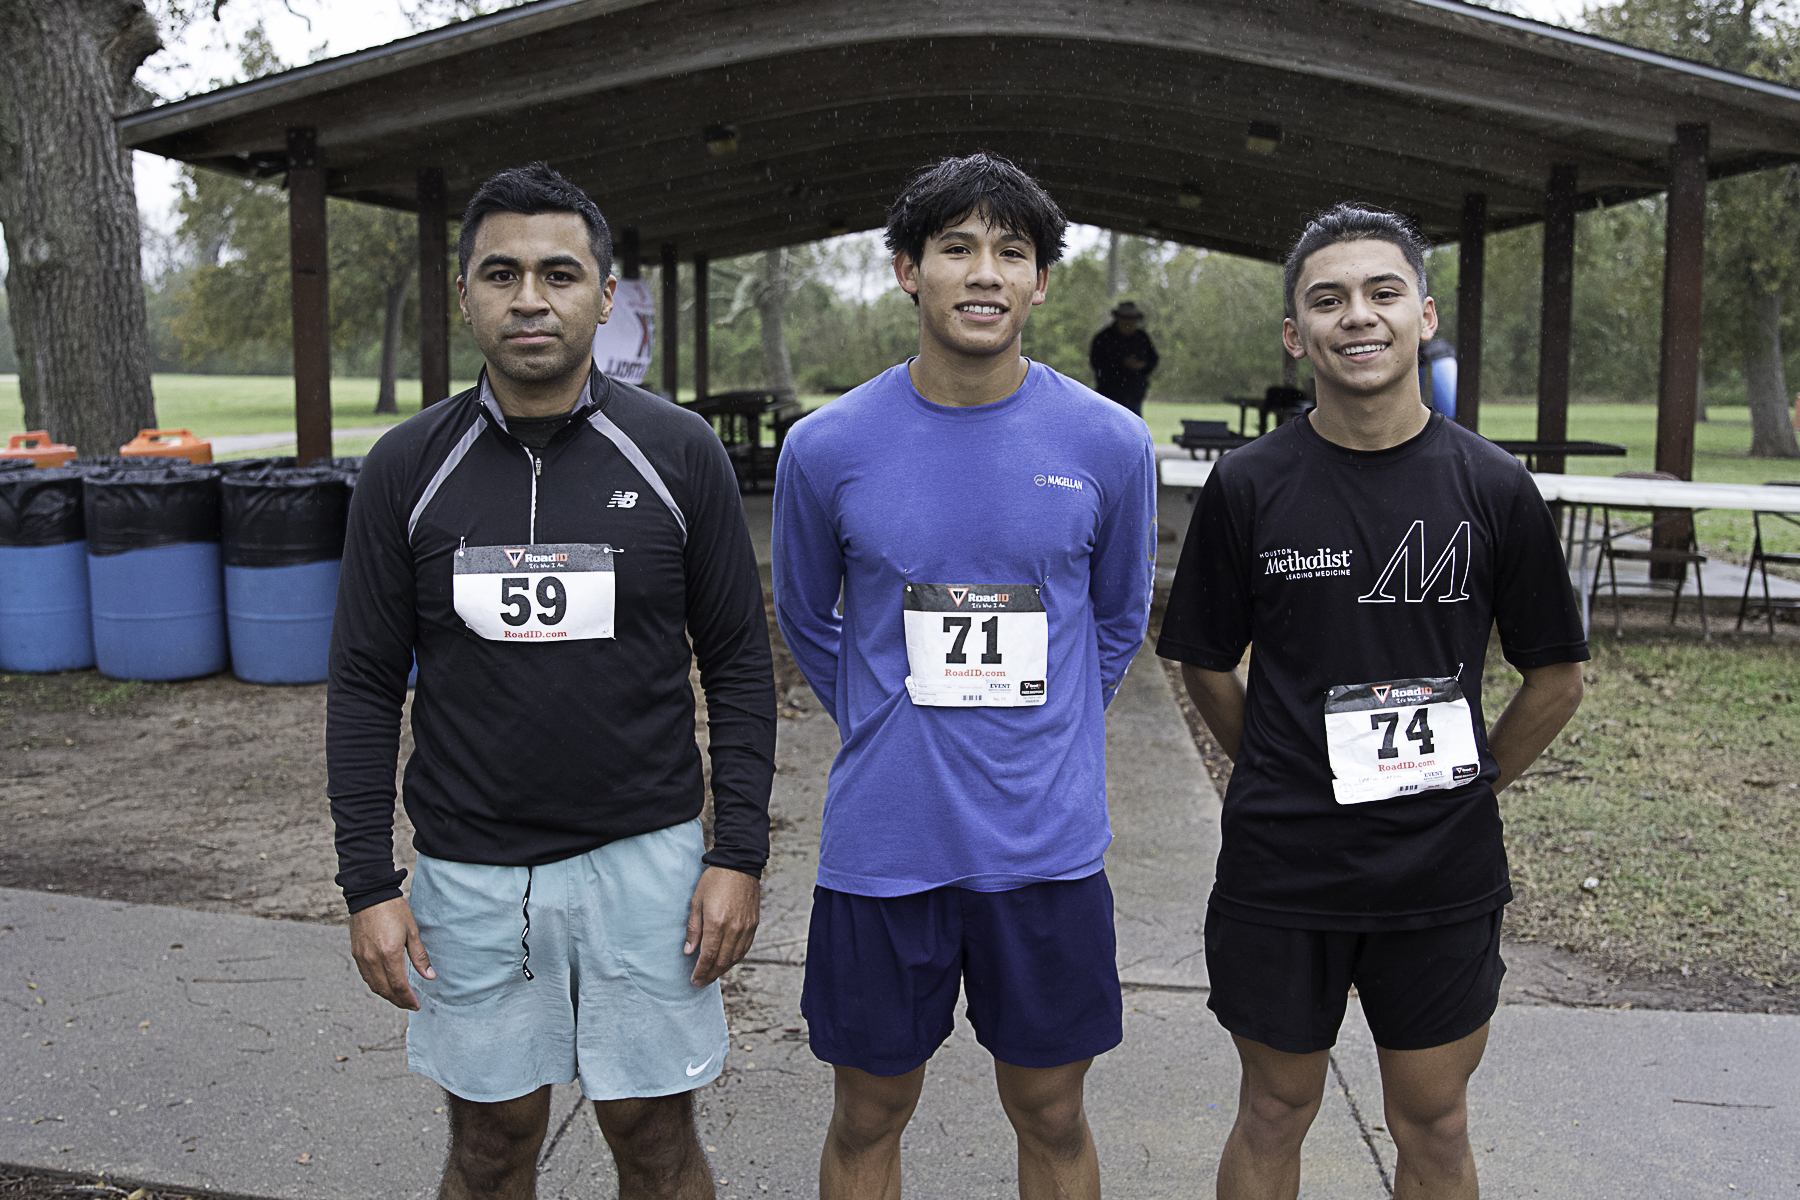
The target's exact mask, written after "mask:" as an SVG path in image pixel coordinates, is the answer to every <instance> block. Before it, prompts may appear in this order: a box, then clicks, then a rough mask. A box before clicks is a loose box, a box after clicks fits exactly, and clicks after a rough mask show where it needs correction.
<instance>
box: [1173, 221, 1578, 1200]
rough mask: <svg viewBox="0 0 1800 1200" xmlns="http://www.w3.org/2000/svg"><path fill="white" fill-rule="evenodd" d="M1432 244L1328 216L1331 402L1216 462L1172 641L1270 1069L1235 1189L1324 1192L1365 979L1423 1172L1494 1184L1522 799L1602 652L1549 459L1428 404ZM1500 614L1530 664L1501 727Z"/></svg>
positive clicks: (1431, 1182) (1249, 1024) (1254, 1060)
mask: <svg viewBox="0 0 1800 1200" xmlns="http://www.w3.org/2000/svg"><path fill="white" fill-rule="evenodd" d="M1423 249H1424V246H1423V243H1422V242H1421V241H1420V240H1419V239H1418V237H1417V236H1416V235H1415V234H1414V233H1413V232H1412V231H1411V229H1409V228H1408V227H1407V226H1406V225H1405V224H1404V223H1403V222H1402V221H1401V220H1400V219H1399V218H1397V217H1394V216H1392V215H1390V214H1387V213H1379V212H1371V211H1368V210H1365V209H1359V208H1353V207H1350V206H1347V205H1340V206H1339V207H1338V208H1336V209H1333V210H1331V211H1330V212H1328V213H1325V214H1323V215H1321V216H1320V217H1319V218H1318V219H1316V220H1315V221H1314V222H1313V223H1312V224H1311V225H1310V226H1309V227H1308V228H1307V230H1306V232H1305V233H1304V235H1302V237H1301V239H1300V241H1299V242H1298V244H1297V245H1296V246H1295V247H1294V250H1293V251H1292V253H1291V254H1290V255H1289V257H1288V260H1287V269H1286V275H1285V280H1284V283H1285V287H1286V296H1287V299H1286V304H1287V313H1288V317H1287V320H1286V322H1285V324H1284V329H1283V337H1284V339H1285V342H1286V345H1287V348H1288V352H1289V353H1290V354H1292V355H1294V357H1296V358H1302V357H1305V358H1310V359H1311V360H1312V363H1313V371H1314V379H1315V381H1316V384H1317V389H1318V408H1317V409H1315V410H1314V411H1313V412H1312V413H1311V414H1310V415H1309V416H1308V417H1307V418H1305V419H1302V420H1296V421H1291V422H1289V423H1288V424H1286V425H1284V426H1282V427H1281V428H1280V429H1278V430H1276V431H1274V432H1273V433H1270V434H1269V435H1268V436H1266V437H1262V438H1259V439H1257V440H1256V441H1255V442H1254V443H1252V444H1251V445H1249V446H1246V447H1244V448H1242V449H1240V450H1235V451H1233V452H1232V453H1231V454H1229V455H1227V456H1225V457H1224V458H1223V459H1222V460H1221V461H1220V462H1219V465H1218V466H1217V468H1215V469H1214V471H1213V473H1212V477H1211V478H1210V479H1209V480H1208V481H1207V484H1206V487H1205V489H1204V490H1203V491H1202V493H1201V497H1200V501H1199V505H1198V508H1197V510H1196V512H1195V514H1194V520H1193V524H1192V526H1191V527H1190V529H1189V531H1188V537H1187V545H1186V547H1185V548H1184V549H1183V551H1182V555H1181V563H1180V566H1179V568H1178V570H1177V572H1176V576H1175V584H1174V590H1173V592H1172V594H1171V596H1170V598H1169V607H1168V615H1167V617H1166V619H1165V621H1164V624H1163V630H1162V635H1161V640H1160V641H1159V642H1158V645H1157V652H1158V653H1159V654H1161V655H1162V656H1163V657H1165V658H1172V659H1177V660H1179V661H1180V662H1181V663H1182V664H1183V667H1182V671H1183V675H1184V678H1185V680H1186V682H1187V687H1188V691H1189V693H1190V694H1191V695H1192V697H1193V700H1194V703H1195V706H1196V707H1197V708H1198V709H1199V711H1200V713H1201V715H1202V716H1203V717H1204V718H1205V720H1206V723H1207V725H1208V727H1209V728H1210V729H1211V730H1212V732H1213V734H1214V735H1215V736H1216V737H1217V738H1218V740H1219V742H1220V744H1221V745H1222V746H1223V747H1224V749H1225V751H1226V753H1227V754H1229V755H1231V757H1232V759H1233V762H1234V767H1233V771H1232V777H1231V785H1230V787H1229V789H1228V791H1227V794H1226V796H1225V807H1224V817H1223V844H1222V847H1221V850H1220V853H1219V863H1218V874H1217V882H1216V884H1215V886H1214V889H1213V894H1212V898H1211V901H1210V902H1209V905H1208V911H1207V918H1206V931H1205V938H1206V957H1207V967H1208V971H1209V973H1210V976H1211V981H1212V993H1211V998H1210V1000H1209V1001H1208V1004H1209V1006H1210V1007H1211V1008H1212V1009H1213V1011H1214V1012H1215V1013H1216V1014H1217V1015H1218V1017H1219V1020H1220V1022H1221V1023H1222V1024H1223V1025H1224V1026H1225V1027H1226V1028H1227V1029H1228V1030H1230V1032H1231V1033H1232V1036H1233V1040H1234V1041H1235V1043H1236V1044H1237V1048H1238V1053H1239V1056H1240V1059H1241V1060H1242V1065H1243V1090H1242V1093H1241V1099H1240V1102H1239V1108H1238V1115H1237V1122H1236V1124H1235V1125H1234V1127H1233V1129H1232V1132H1231V1135H1230V1137H1229V1138H1228V1139H1227V1141H1226V1144H1225V1149H1224V1152H1223V1154H1222V1156H1221V1158H1220V1163H1219V1184H1218V1187H1219V1190H1218V1194H1219V1196H1220V1197H1221V1198H1222V1200H1249V1198H1252V1197H1255V1198H1257V1200H1261V1198H1264V1197H1290V1198H1291V1197H1293V1196H1294V1195H1296V1193H1297V1191H1298V1188H1299V1180H1300V1145H1301V1142H1302V1140H1303V1139H1304V1138H1305V1136H1306V1131H1307V1129H1308V1127H1309V1126H1310V1125H1311V1123H1312V1119H1313V1117H1314V1115H1315V1114H1316V1113H1317V1112H1318V1108H1319V1103H1320V1098H1321V1096H1322V1092H1323V1086H1324V1081H1325V1072H1326V1067H1327V1061H1328V1051H1329V1049H1330V1047H1331V1046H1332V1045H1333V1044H1334V1043H1335V1042H1336V1038H1337V1029H1338V1025H1339V1023H1340V1022H1341V1021H1342V1019H1343V1014H1344V1009H1345V1004H1346V1000H1347V993H1348V991H1349V989H1350V987H1351V986H1352V985H1354V986H1355V987H1356V989H1357V992H1358V994H1359V996H1360V998H1361V1004H1362V1008H1363V1012H1364V1015H1365V1016H1366V1017H1367V1019H1368V1022H1369V1027H1370V1030H1371V1032H1372V1033H1373V1034H1374V1038H1375V1042H1376V1045H1377V1047H1378V1048H1379V1050H1380V1060H1381V1073H1382V1086H1383V1091H1384V1094H1385V1101H1386V1115H1387V1125H1388V1129H1389V1131H1390V1132H1391V1133H1392V1135H1393V1138H1394V1142H1395V1145H1396V1147H1397V1149H1398V1151H1399V1161H1398V1165H1397V1178H1396V1180H1395V1194H1396V1195H1409V1196H1430V1197H1432V1198H1433V1200H1458V1198H1462V1197H1474V1196H1475V1195H1476V1194H1477V1192H1476V1182H1475V1166H1474V1160H1473V1158H1472V1156H1471V1154H1470V1151H1469V1141H1468V1134H1467V1125H1466V1119H1467V1105H1466V1095H1467V1086H1468V1080H1469V1077H1470V1075H1471V1074H1473V1072H1474V1070H1475V1068H1476V1066H1477V1065H1478V1064H1479V1063H1480V1061H1481V1055H1482V1051H1483V1049H1484V1048H1485V1046H1486V1044H1487V1023H1488V1020H1489V1018H1490V1017H1491V1016H1492V1014H1493V1011H1494V1008H1495V1006H1496V1004H1497V1003H1498V1000H1499V989H1500V979H1501V976H1502V975H1503V974H1504V972H1505V967H1504V965H1503V964H1502V963H1501V961H1500V948H1499V934H1500V916H1501V910H1502V908H1503V906H1504V905H1505V904H1506V903H1507V901H1509V900H1510V899H1511V898H1512V892H1511V888H1510V886H1509V883H1508V879H1507V867H1506V854H1505V850H1504V848H1503V846H1502V842H1501V822H1500V812H1499V806H1498V804H1497V802H1496V800H1495V793H1496V792H1498V791H1500V790H1501V789H1502V788H1504V787H1506V786H1507V785H1508V784H1510V783H1511V782H1512V781H1513V780H1515V779H1517V778H1518V776H1519V775H1520V774H1521V773H1522V772H1523V771H1524V770H1525V769H1526V768H1527V767H1528V766H1529V765H1530V764H1531V762H1532V761H1533V760H1534V759H1536V758H1537V756H1538V755H1539V754H1540V753H1541V752H1542V751H1543V749H1544V747H1545V746H1547V745H1548V744H1549V743H1550V740H1551V739H1552V738H1554V737H1555V736H1556V734H1557V731H1558V730H1560V729H1561V728H1562V727H1563V725H1564V724H1565V723H1566V722H1567V721H1568V720H1569V718H1570V717H1571V716H1573V715H1574V712H1575V709H1576V707H1577V706H1578V705H1579V704H1580V701H1581V692H1582V676H1581V667H1580V665H1579V664H1580V663H1581V662H1583V661H1585V660H1586V659H1587V657H1588V652H1587V643H1586V639H1585V637H1584V635H1583V632H1582V625H1581V617H1580V610H1579V608H1578V607H1577V605H1576V603H1575V599H1574V596H1573V594H1572V592H1571V589H1570V586H1569V579H1568V575H1567V573H1566V571H1565V567H1564V564H1563V558H1562V553H1561V547H1560V544H1559V542H1558V538H1557V532H1556V527H1555V524H1554V522H1553V521H1552V519H1551V517H1550V513H1549V511H1548V509H1547V508H1546V507H1545V505H1544V501H1543V499H1542V498H1541V497H1540V495H1539V493H1538V490H1537V487H1536V485H1535V484H1534V482H1533V481H1532V478H1531V476H1530V474H1529V473H1528V472H1526V470H1525V469H1524V468H1523V467H1522V466H1520V465H1519V463H1518V462H1517V460H1515V459H1514V458H1512V456H1510V455H1508V454H1507V453H1505V452H1504V451H1502V450H1500V449H1499V448H1498V447H1496V446H1495V445H1493V444H1492V443H1491V442H1488V441H1486V440H1485V439H1483V438H1481V437H1478V436H1477V435H1475V434H1473V433H1470V432H1468V431H1466V430H1464V429H1462V428H1461V427H1459V426H1457V425H1455V424H1452V423H1451V422H1449V421H1446V420H1445V419H1444V418H1443V417H1442V416H1441V415H1436V414H1433V413H1432V412H1431V411H1430V410H1429V409H1427V408H1425V407H1424V406H1423V404H1422V403H1421V401H1420V395H1419V375H1418V370H1417V362H1418V350H1419V343H1420V341H1421V340H1422V339H1429V338H1431V337H1432V336H1433V335H1434V334H1435V333H1436V330H1437V314H1436V309H1435V306H1434V305H1433V303H1432V301H1431V299H1430V298H1429V296H1428V295H1427V292H1426V280H1425V264H1424V258H1423ZM1495 626H1498V629H1499V634H1500V642H1501V646H1502V648H1503V650H1504V652H1505V654H1506V658H1507V660H1508V661H1509V662H1510V663H1512V665H1513V666H1514V667H1516V668H1518V669H1519V671H1520V672H1521V673H1522V674H1523V675H1524V685H1523V686H1522V687H1521V688H1520V689H1519V691H1518V693H1517V694H1516V695H1515V696H1514V697H1513V699H1512V701H1511V702H1510V703H1509V704H1508V705H1507V707H1506V711H1505V712H1504V713H1502V714H1501V715H1500V718H1499V719H1498V720H1497V721H1495V722H1494V724H1493V727H1492V729H1488V727H1487V726H1486V723H1485V720H1484V717H1483V713H1482V706H1481V676H1482V666H1483V660H1484V657H1485V654H1486V650H1487V643H1488V636H1489V632H1490V630H1491V629H1492V628H1494V627H1495ZM1252 643H1254V644H1255V652H1254V654H1253V655H1252V656H1251V659H1250V670H1249V685H1248V689H1247V690H1246V688H1245V686H1244V684H1242V683H1241V682H1240V681H1239V677H1238V675H1237V673H1236V668H1237V666H1238V664H1239V662H1240V660H1241V659H1242V657H1243V654H1244V650H1245V648H1246V647H1247V646H1249V645H1251V644H1252Z"/></svg>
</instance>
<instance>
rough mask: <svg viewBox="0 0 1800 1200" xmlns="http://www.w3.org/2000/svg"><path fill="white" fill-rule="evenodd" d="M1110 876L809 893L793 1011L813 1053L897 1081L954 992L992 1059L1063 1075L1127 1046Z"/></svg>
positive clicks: (923, 1051)
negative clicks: (801, 978) (991, 888)
mask: <svg viewBox="0 0 1800 1200" xmlns="http://www.w3.org/2000/svg"><path fill="white" fill-rule="evenodd" d="M1114 954H1115V946H1114V940H1113V901H1112V888H1111V886H1110V885H1109V884H1108V883H1107V882H1106V872H1105V871H1097V872H1095V873H1094V874H1092V875H1089V876H1087V877H1086V878H1084V879H1072V880H1066V881H1053V882H1046V883H1033V884H1027V885H1026V886H1024V887H1019V888H1012V889H1010V890H1008V891H1004V892H977V891H971V890H969V889H968V888H959V887H941V888H933V889H932V890H930V891H927V892H916V893H914V894H913V895H910V896H858V895H853V894H851V893H849V892H838V891H833V890H831V889H830V888H822V887H821V888H814V889H813V910H812V928H811V931H810V933H809V935H808V937H807V941H806V984H805V990H804V992H803V994H802V997H801V1001H800V1010H801V1012H802V1014H803V1015H804V1016H805V1017H806V1021H807V1024H808V1025H809V1026H810V1028H811V1038H812V1052H813V1054H815V1055H816V1056H818V1058H820V1059H821V1060H823V1061H825V1062H828V1063H831V1064H833V1065H834V1066H840V1067H855V1068H857V1069H859V1070H862V1071H867V1072H868V1073H869V1074H871V1075H904V1074H906V1073H907V1072H908V1071H911V1070H913V1069H914V1068H915V1067H918V1066H920V1065H922V1064H923V1063H924V1062H925V1061H926V1060H927V1059H929V1058H930V1057H931V1056H932V1054H933V1053H934V1052H935V1051H936V1050H937V1048H938V1047H939V1046H941V1045H943V1044H944V1040H945V1039H946V1038H948V1037H949V1036H950V1031H951V1030H952V1029H953V1028H954V1026H955V1014H956V994H957V988H958V985H959V984H960V985H961V986H962V989H963V990H964V991H965V992H966V993H967V994H968V997H969V1006H968V1010H967V1011H968V1016H969V1023H970V1024H971V1025H973V1026H974V1027H975V1038H976V1040H977V1041H979V1042H980V1043H981V1044H982V1045H983V1046H985V1047H986V1048H987V1050H988V1052H989V1053H990V1054H992V1055H993V1056H994V1057H995V1058H997V1059H999V1060H1000V1061H1001V1062H1004V1063H1010V1064H1012V1065H1013V1066H1017V1067H1060V1066H1063V1065H1064V1064H1066V1063H1072V1062H1079V1061H1081V1060H1082V1059H1084V1058H1092V1057H1094V1056H1095V1055H1097V1054H1104V1053H1105V1052H1106V1051H1108V1050H1111V1049H1112V1048H1113V1047H1114V1046H1117V1045H1118V1044H1119V1043H1120V1042H1121V1041H1123V1040H1124V1036H1125V1032H1124V1024H1123V1016H1122V1013H1121V1007H1122V1006H1121V997H1120V993H1119V970H1118V965H1117V964H1116V963H1115V961H1114Z"/></svg>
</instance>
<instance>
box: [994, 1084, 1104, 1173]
mask: <svg viewBox="0 0 1800 1200" xmlns="http://www.w3.org/2000/svg"><path fill="white" fill-rule="evenodd" d="M1093 1063H1094V1060H1093V1059H1091V1058H1084V1059H1082V1060H1081V1061H1080V1062H1073V1063H1069V1064H1067V1065H1065V1066H1061V1067H1041V1068H1034V1067H1015V1066H1013V1065H1012V1064H1011V1063H1003V1062H1000V1061H998V1060H996V1061H995V1063H994V1081H995V1082H996V1083H997V1084H999V1086H1000V1104H1001V1106H1002V1107H1004V1108H1005V1109H1006V1118H1007V1120H1009V1121H1011V1122H1012V1127H1013V1133H1014V1134H1016V1135H1017V1137H1018V1141H1019V1196H1020V1200H1100V1156H1099V1154H1098V1153H1097V1152H1096V1151H1095V1150H1094V1134H1093V1131H1092V1130H1091V1129H1089V1128H1088V1122H1087V1112H1086V1110H1085V1109H1083V1107H1082V1104H1081V1097H1082V1081H1083V1080H1084V1079H1085V1078H1086V1077H1087V1073H1088V1068H1089V1067H1090V1066H1092V1065H1093Z"/></svg>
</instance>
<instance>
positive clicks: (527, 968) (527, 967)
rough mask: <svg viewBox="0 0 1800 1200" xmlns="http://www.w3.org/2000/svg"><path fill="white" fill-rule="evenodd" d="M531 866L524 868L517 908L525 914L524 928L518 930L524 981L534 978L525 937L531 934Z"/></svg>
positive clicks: (529, 951) (529, 946) (529, 945)
mask: <svg viewBox="0 0 1800 1200" xmlns="http://www.w3.org/2000/svg"><path fill="white" fill-rule="evenodd" d="M532 870H533V868H531V867H526V868H525V899H524V902H523V903H521V904H520V906H519V908H520V911H522V912H523V913H524V914H525V928H524V929H522V930H520V931H519V945H521V946H523V947H524V948H525V959H524V961H523V962H521V963H520V964H519V970H521V971H523V972H525V981H526V982H527V983H529V982H531V980H532V979H534V978H536V977H535V976H534V975H532V973H531V943H530V942H528V941H526V940H525V939H526V938H528V937H530V936H531V873H532Z"/></svg>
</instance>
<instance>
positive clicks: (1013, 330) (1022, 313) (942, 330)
mask: <svg viewBox="0 0 1800 1200" xmlns="http://www.w3.org/2000/svg"><path fill="white" fill-rule="evenodd" d="M894 274H895V275H896V276H897V277H898V278H899V280H900V286H901V287H902V288H904V289H906V291H907V292H908V293H910V294H911V295H914V296H916V297H918V300H919V327H920V330H921V332H922V333H923V335H924V336H925V337H926V338H929V339H931V340H932V341H934V342H936V343H937V344H938V346H939V347H940V348H942V349H944V350H947V351H950V352H951V353H953V354H957V355H965V356H969V357H981V358H985V357H991V356H993V355H998V354H1003V353H1005V352H1007V351H1008V350H1012V351H1013V352H1014V353H1016V352H1017V346H1018V342H1019V335H1020V333H1022V332H1023V331H1024V329H1025V318H1026V317H1027V316H1029V315H1030V313H1031V308H1032V306H1033V305H1035V304H1042V303H1043V302H1044V291H1045V288H1046V287H1047V286H1048V284H1049V278H1050V272H1049V269H1048V268H1045V269H1043V270H1040V269H1039V268H1038V266H1037V253H1036V248H1035V247H1034V246H1033V245H1032V243H1031V239H1030V238H1028V237H1025V236H1023V235H1021V234H1017V233H1012V232H1009V231H1007V230H1004V229H998V228H995V227H994V226H992V225H989V224H988V223H987V221H986V220H985V219H984V218H983V217H982V216H981V215H980V214H979V213H967V214H965V215H964V216H963V217H962V218H960V219H959V220H957V221H954V222H952V223H951V224H950V225H949V226H948V227H947V228H945V229H943V230H942V231H940V232H939V233H937V234H935V235H934V236H932V237H930V238H927V239H926V241H925V254H924V257H923V259H922V260H921V261H919V262H914V261H913V260H912V258H911V256H909V255H906V254H900V255H897V256H896V257H895V258H894Z"/></svg>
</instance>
